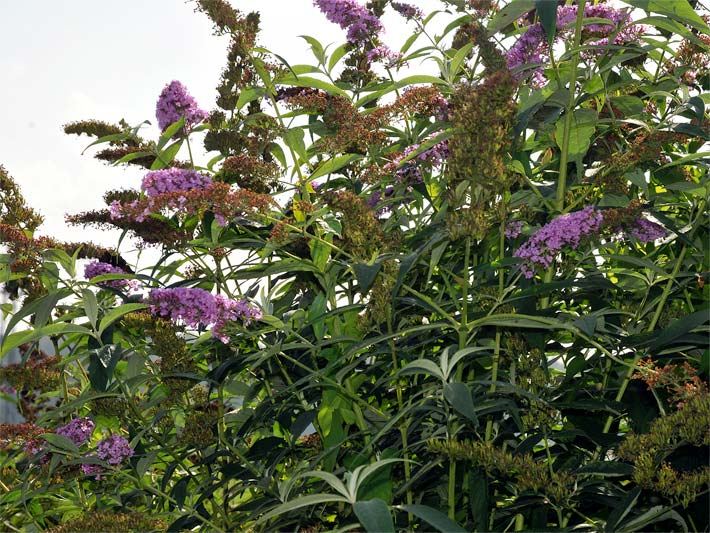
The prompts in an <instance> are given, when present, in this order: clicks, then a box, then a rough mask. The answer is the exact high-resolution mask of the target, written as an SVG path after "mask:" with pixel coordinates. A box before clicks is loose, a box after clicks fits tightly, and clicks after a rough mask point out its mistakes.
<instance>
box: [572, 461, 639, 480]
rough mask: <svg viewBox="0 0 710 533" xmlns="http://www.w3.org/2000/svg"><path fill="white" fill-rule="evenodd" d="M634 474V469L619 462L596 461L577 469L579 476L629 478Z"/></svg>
mask: <svg viewBox="0 0 710 533" xmlns="http://www.w3.org/2000/svg"><path fill="white" fill-rule="evenodd" d="M633 473H634V467H633V466H632V465H630V464H627V463H621V462H619V461H594V462H592V463H587V464H586V465H584V466H583V467H581V468H579V469H577V474H595V475H598V476H604V477H614V476H623V477H629V476H631V475H632V474H633Z"/></svg>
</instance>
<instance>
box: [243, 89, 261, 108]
mask: <svg viewBox="0 0 710 533" xmlns="http://www.w3.org/2000/svg"><path fill="white" fill-rule="evenodd" d="M265 93H266V91H264V88H263V87H246V88H245V89H242V90H241V91H240V92H239V98H238V99H237V109H241V108H243V107H244V106H245V105H247V104H248V103H250V102H253V101H254V100H256V99H257V98H261V97H262V96H264V94H265Z"/></svg>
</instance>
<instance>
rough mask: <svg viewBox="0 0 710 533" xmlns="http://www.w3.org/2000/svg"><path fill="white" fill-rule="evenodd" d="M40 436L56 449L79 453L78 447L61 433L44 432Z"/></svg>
mask: <svg viewBox="0 0 710 533" xmlns="http://www.w3.org/2000/svg"><path fill="white" fill-rule="evenodd" d="M42 438H43V439H44V440H46V441H47V442H48V443H49V444H51V445H52V446H53V447H54V448H56V449H57V450H62V451H64V452H70V453H74V454H79V447H78V446H77V445H76V444H74V443H73V442H72V441H71V440H69V439H68V438H67V437H65V436H63V435H57V434H56V433H44V434H43V435H42Z"/></svg>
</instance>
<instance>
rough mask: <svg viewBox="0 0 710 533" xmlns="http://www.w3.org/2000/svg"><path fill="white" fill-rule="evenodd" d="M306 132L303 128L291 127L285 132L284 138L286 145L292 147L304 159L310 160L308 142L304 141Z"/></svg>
mask: <svg viewBox="0 0 710 533" xmlns="http://www.w3.org/2000/svg"><path fill="white" fill-rule="evenodd" d="M304 136H305V133H304V131H303V129H301V128H291V129H288V130H286V131H285V132H284V134H283V139H284V142H285V143H286V146H288V147H289V148H291V150H293V151H294V152H296V154H298V156H299V157H300V158H301V159H302V160H303V161H308V154H307V152H306V143H305V142H304V141H303V138H304Z"/></svg>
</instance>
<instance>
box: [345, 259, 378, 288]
mask: <svg viewBox="0 0 710 533" xmlns="http://www.w3.org/2000/svg"><path fill="white" fill-rule="evenodd" d="M352 267H353V272H355V279H357V285H358V290H359V291H360V293H361V294H362V295H365V294H367V293H368V292H370V288H371V287H372V284H373V283H375V279H377V274H378V273H379V272H380V269H381V268H382V262H381V261H375V263H373V264H372V265H368V264H367V263H354V264H353V266H352Z"/></svg>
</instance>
